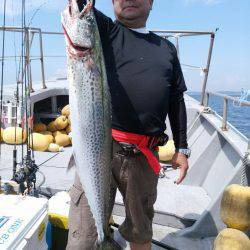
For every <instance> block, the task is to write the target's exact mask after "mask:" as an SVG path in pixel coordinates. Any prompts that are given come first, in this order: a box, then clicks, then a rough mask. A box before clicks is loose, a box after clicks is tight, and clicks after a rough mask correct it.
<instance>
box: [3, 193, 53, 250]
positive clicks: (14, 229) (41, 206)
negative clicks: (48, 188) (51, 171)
mask: <svg viewBox="0 0 250 250" xmlns="http://www.w3.org/2000/svg"><path fill="white" fill-rule="evenodd" d="M47 223H48V200H47V199H44V198H34V197H29V196H27V197H22V196H20V195H0V249H1V250H5V249H8V250H12V249H13V250H17V249H18V250H19V249H23V250H45V249H48V246H47V244H46V227H47Z"/></svg>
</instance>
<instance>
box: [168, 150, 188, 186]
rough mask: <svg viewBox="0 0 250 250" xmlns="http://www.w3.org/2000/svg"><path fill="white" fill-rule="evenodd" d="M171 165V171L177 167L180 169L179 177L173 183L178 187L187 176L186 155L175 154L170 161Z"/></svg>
mask: <svg viewBox="0 0 250 250" xmlns="http://www.w3.org/2000/svg"><path fill="white" fill-rule="evenodd" d="M171 163H172V167H173V169H177V168H178V167H180V177H179V178H178V180H177V181H176V182H175V183H176V184H177V185H178V184H180V183H181V182H182V181H183V180H184V178H185V176H186V175H187V171H188V160H187V157H186V155H184V154H182V153H179V152H175V154H174V156H173V158H172V160H171Z"/></svg>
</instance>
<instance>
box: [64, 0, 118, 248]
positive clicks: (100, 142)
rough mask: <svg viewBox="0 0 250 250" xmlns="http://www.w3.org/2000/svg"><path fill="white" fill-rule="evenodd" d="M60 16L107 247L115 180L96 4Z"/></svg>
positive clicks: (82, 150) (77, 146) (79, 164)
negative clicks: (111, 163)
mask: <svg viewBox="0 0 250 250" xmlns="http://www.w3.org/2000/svg"><path fill="white" fill-rule="evenodd" d="M61 17H62V25H63V29H64V33H65V39H66V52H67V63H68V80H69V103H70V112H71V115H70V116H71V126H72V142H73V143H72V145H73V155H74V159H75V164H76V168H77V171H78V174H79V176H80V180H81V183H82V185H83V188H84V191H85V194H86V197H87V199H88V203H89V206H90V209H91V212H92V214H93V217H94V219H95V223H96V228H97V233H98V245H102V246H103V245H104V244H107V241H106V236H107V227H108V217H107V216H108V207H109V205H108V202H109V193H110V192H109V188H110V176H111V170H110V162H111V153H112V152H111V143H112V137H111V104H110V93H109V88H108V83H107V77H106V70H105V64H104V57H103V52H102V46H101V40H100V35H99V31H98V27H97V23H96V20H95V16H94V11H93V1H87V4H86V5H85V6H84V8H83V10H82V11H81V12H80V11H79V8H78V5H77V2H76V0H70V2H69V6H68V7H67V8H66V9H65V10H64V11H63V12H62V15H61ZM112 249H115V248H112Z"/></svg>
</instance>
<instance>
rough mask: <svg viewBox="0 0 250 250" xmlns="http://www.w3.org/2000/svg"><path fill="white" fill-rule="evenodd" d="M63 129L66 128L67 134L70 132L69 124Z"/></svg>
mask: <svg viewBox="0 0 250 250" xmlns="http://www.w3.org/2000/svg"><path fill="white" fill-rule="evenodd" d="M65 130H66V132H67V134H69V133H70V132H71V125H70V124H69V125H68V127H67V128H66V129H65Z"/></svg>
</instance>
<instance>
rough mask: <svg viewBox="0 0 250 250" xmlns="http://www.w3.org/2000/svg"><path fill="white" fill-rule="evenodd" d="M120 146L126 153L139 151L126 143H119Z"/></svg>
mask: <svg viewBox="0 0 250 250" xmlns="http://www.w3.org/2000/svg"><path fill="white" fill-rule="evenodd" d="M119 144H120V146H121V147H122V148H123V150H124V151H126V152H133V153H134V154H136V153H138V152H139V150H138V149H137V147H136V146H135V145H133V144H130V143H127V142H119Z"/></svg>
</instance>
